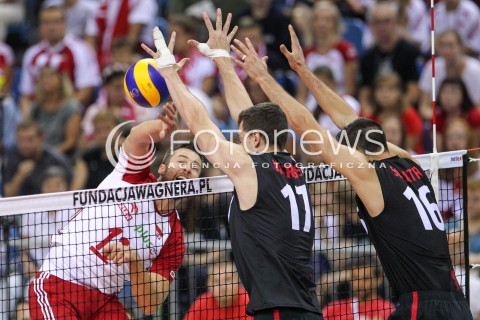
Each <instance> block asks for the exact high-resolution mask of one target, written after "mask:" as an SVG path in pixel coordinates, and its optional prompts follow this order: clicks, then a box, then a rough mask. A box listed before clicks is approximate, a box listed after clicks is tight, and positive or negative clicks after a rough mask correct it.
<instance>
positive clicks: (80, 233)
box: [40, 150, 185, 294]
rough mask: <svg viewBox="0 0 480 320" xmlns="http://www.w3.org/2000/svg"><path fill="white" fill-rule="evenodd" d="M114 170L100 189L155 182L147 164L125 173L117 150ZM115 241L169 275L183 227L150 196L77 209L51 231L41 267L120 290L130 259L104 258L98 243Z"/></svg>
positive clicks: (178, 257)
mask: <svg viewBox="0 0 480 320" xmlns="http://www.w3.org/2000/svg"><path fill="white" fill-rule="evenodd" d="M119 158H120V159H119V162H118V164H117V166H116V167H115V170H113V172H112V173H111V174H110V175H109V176H108V177H107V178H105V180H104V181H103V182H102V183H101V184H100V186H99V187H98V188H99V189H105V188H114V187H124V186H131V185H133V184H141V183H149V182H155V181H156V178H155V176H154V175H152V174H150V173H149V170H150V168H149V166H147V167H146V168H144V169H142V170H141V171H139V172H135V173H128V172H127V164H128V159H127V157H126V155H125V153H124V152H123V150H122V151H121V153H120V156H119ZM116 242H120V243H122V244H123V245H129V246H130V248H132V249H135V250H136V251H137V253H138V255H139V256H140V259H141V260H142V261H143V263H144V265H145V268H146V269H147V270H148V271H149V272H154V273H157V274H160V275H161V276H163V277H164V278H166V279H169V280H170V281H173V278H174V276H175V273H176V271H177V270H178V268H179V266H180V264H181V261H182V259H183V255H184V253H185V242H184V237H183V229H182V225H181V223H180V219H179V217H178V213H177V211H176V210H172V211H171V212H170V213H168V214H163V215H162V214H160V213H159V212H157V210H156V206H155V202H154V201H142V202H135V203H126V204H120V205H104V206H97V207H86V208H84V209H79V210H77V212H76V213H75V214H74V215H73V216H72V217H71V220H70V222H69V223H68V224H67V225H66V226H65V227H64V228H63V229H62V230H60V231H59V233H58V234H56V235H54V236H53V237H52V244H51V245H52V247H51V249H50V252H49V254H48V256H47V258H46V259H45V262H44V264H43V265H42V267H41V269H40V271H44V272H49V273H51V274H53V275H55V276H57V277H59V278H61V279H63V280H66V281H70V282H73V283H76V284H79V285H83V286H85V287H87V288H90V289H98V290H100V291H101V292H103V293H105V294H115V293H118V292H120V291H121V290H122V288H123V286H124V283H125V281H129V280H130V270H129V264H128V263H126V264H123V265H121V266H117V265H116V264H114V263H112V262H111V261H109V260H107V259H106V257H105V256H104V254H103V248H104V247H105V246H106V245H107V244H109V243H116Z"/></svg>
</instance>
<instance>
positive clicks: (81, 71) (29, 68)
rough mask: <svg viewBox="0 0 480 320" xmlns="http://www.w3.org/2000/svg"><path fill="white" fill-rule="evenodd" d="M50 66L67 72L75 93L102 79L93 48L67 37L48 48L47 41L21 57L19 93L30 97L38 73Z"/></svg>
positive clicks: (33, 92) (74, 38) (33, 91)
mask: <svg viewBox="0 0 480 320" xmlns="http://www.w3.org/2000/svg"><path fill="white" fill-rule="evenodd" d="M45 66H50V67H53V68H56V69H61V70H62V71H64V72H66V73H67V74H68V75H69V76H70V79H71V80H72V83H73V85H74V87H75V89H76V90H79V89H83V88H88V87H95V86H98V85H100V83H101V77H100V71H99V68H98V64H97V60H96V59H95V52H94V51H93V49H92V47H91V46H90V45H89V44H88V43H86V42H85V41H83V40H82V39H78V38H76V37H74V36H72V35H68V34H67V35H66V36H65V37H64V38H63V41H61V42H59V43H58V44H57V45H55V46H54V47H50V46H49V44H48V42H47V41H41V42H40V43H38V44H36V45H34V46H32V47H30V48H28V50H27V51H26V52H25V56H24V58H23V68H22V76H21V79H20V93H21V94H22V95H27V96H32V95H34V94H35V85H36V80H37V78H38V72H39V71H40V69H41V68H42V67H45Z"/></svg>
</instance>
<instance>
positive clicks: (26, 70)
mask: <svg viewBox="0 0 480 320" xmlns="http://www.w3.org/2000/svg"><path fill="white" fill-rule="evenodd" d="M32 55H33V53H32V51H30V50H27V52H26V53H25V56H24V58H23V62H22V66H23V67H22V73H21V76H20V87H19V90H20V93H21V94H22V95H26V96H30V95H33V94H34V93H35V92H34V88H35V85H34V83H33V73H32V72H33V66H32V58H33V57H32Z"/></svg>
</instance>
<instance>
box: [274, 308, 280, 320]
mask: <svg viewBox="0 0 480 320" xmlns="http://www.w3.org/2000/svg"><path fill="white" fill-rule="evenodd" d="M273 320H280V310H278V309H275V310H273Z"/></svg>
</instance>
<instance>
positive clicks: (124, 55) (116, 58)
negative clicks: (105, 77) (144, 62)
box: [103, 38, 141, 72]
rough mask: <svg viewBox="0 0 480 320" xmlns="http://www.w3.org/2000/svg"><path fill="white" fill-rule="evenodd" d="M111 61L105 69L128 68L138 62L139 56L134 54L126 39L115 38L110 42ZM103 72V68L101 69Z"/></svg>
mask: <svg viewBox="0 0 480 320" xmlns="http://www.w3.org/2000/svg"><path fill="white" fill-rule="evenodd" d="M110 53H111V55H112V57H111V61H110V64H109V65H107V68H108V67H110V68H114V69H115V68H116V67H117V66H125V67H127V68H128V67H130V66H131V65H132V64H133V63H135V62H136V61H138V60H140V58H141V57H140V55H139V54H138V53H137V52H135V49H134V47H133V46H132V44H131V43H130V41H128V39H127V38H117V39H115V40H113V41H112V48H111V52H110ZM103 72H105V67H104V68H103Z"/></svg>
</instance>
